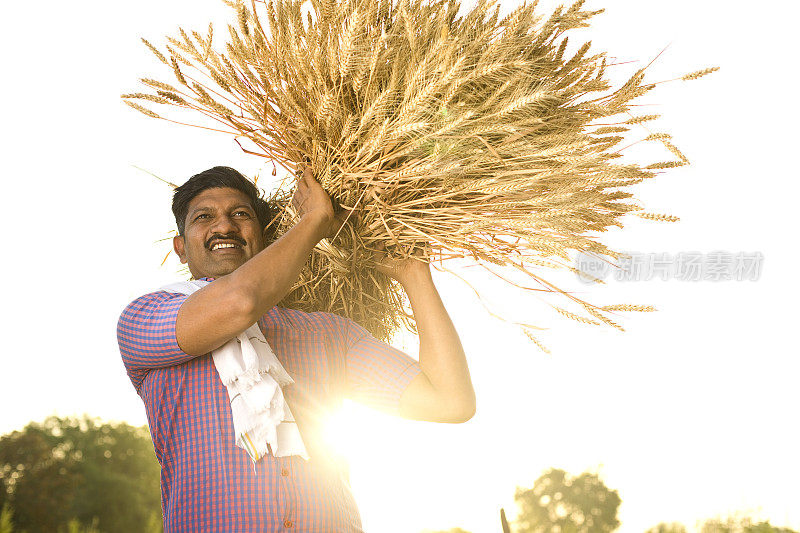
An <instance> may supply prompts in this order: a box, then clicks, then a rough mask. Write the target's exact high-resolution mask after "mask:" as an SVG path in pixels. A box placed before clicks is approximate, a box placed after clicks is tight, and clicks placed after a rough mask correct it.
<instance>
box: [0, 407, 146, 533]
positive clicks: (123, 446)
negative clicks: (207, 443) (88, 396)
mask: <svg viewBox="0 0 800 533" xmlns="http://www.w3.org/2000/svg"><path fill="white" fill-rule="evenodd" d="M159 475H160V469H159V465H158V461H157V460H156V458H155V454H154V452H153V445H152V441H151V440H150V436H149V434H148V432H147V428H144V427H132V426H129V425H128V424H124V423H116V424H109V423H100V422H99V421H96V420H93V419H90V418H88V417H86V416H84V417H83V418H58V417H50V418H48V419H46V420H45V421H44V422H42V423H35V422H32V423H30V424H28V425H27V426H26V427H25V428H24V429H23V430H22V431H14V432H13V433H10V434H8V435H4V436H2V437H0V483H1V485H0V502H5V503H7V504H8V508H9V509H10V510H12V511H13V518H11V519H9V520H7V521H8V522H10V523H11V525H13V528H14V529H15V530H17V531H19V530H25V531H27V533H38V532H48V533H50V532H65V533H79V532H80V533H98V532H101V531H103V532H114V533H118V532H119V533H127V532H131V533H134V532H136V533H138V532H148V533H150V532H156V531H159V532H160V531H161V499H160V485H159ZM0 523H2V519H0Z"/></svg>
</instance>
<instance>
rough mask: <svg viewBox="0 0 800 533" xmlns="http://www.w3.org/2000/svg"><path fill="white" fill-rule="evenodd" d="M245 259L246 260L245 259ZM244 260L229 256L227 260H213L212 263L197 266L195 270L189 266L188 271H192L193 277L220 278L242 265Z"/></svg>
mask: <svg viewBox="0 0 800 533" xmlns="http://www.w3.org/2000/svg"><path fill="white" fill-rule="evenodd" d="M245 261H246V260H245ZM245 261H242V260H235V259H233V258H231V260H228V261H215V262H214V264H207V265H203V267H202V268H198V269H197V271H195V270H194V269H192V268H191V267H189V271H190V272H191V273H192V275H193V276H194V278H195V279H200V278H214V279H217V278H221V277H222V276H227V275H228V274H230V273H231V272H233V271H234V270H236V269H237V268H239V267H240V266H242V265H243V264H244V263H245Z"/></svg>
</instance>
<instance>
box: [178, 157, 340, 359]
mask: <svg viewBox="0 0 800 533" xmlns="http://www.w3.org/2000/svg"><path fill="white" fill-rule="evenodd" d="M292 202H293V204H294V206H295V209H296V210H297V212H298V214H299V215H300V221H299V222H298V223H297V224H296V225H295V226H294V227H293V228H291V229H290V230H289V231H287V232H286V233H285V234H284V235H283V236H282V237H281V238H280V239H278V240H277V241H275V242H274V243H272V244H271V245H270V246H268V247H266V248H265V249H263V250H261V251H260V252H258V253H257V254H256V255H254V256H253V257H252V258H250V259H249V260H248V261H246V262H245V263H244V264H242V265H241V266H239V267H238V268H237V269H236V270H234V271H233V272H231V273H230V274H228V275H225V276H222V277H220V278H219V279H217V280H215V281H214V283H211V284H209V285H206V286H205V287H203V288H202V289H200V290H199V291H197V292H195V293H194V294H192V295H191V296H189V298H187V299H186V301H185V302H184V303H183V305H182V306H181V308H180V311H179V312H178V316H177V321H176V326H175V335H176V337H177V340H178V344H179V346H180V347H181V349H182V350H183V351H185V352H186V353H188V354H191V355H203V354H206V353H208V352H210V351H212V350H214V349H216V348H218V347H219V346H221V345H222V344H224V343H225V342H227V341H228V340H229V339H230V338H231V337H233V336H235V335H238V334H239V333H241V332H242V331H244V330H245V329H247V328H248V327H250V326H251V325H253V324H254V323H255V322H256V321H257V320H258V319H259V318H260V317H261V316H262V315H263V314H264V313H266V312H267V311H269V309H271V308H272V307H273V306H274V305H275V304H277V303H278V302H279V301H280V300H281V299H282V298H283V297H284V296H285V295H286V294H287V293H288V292H289V289H291V287H292V284H294V282H295V281H296V280H297V276H298V275H299V274H300V271H301V269H302V268H303V265H304V264H305V262H306V261H307V260H308V256H309V254H310V253H311V250H312V249H313V248H314V246H315V245H316V244H317V243H318V242H319V241H320V240H321V239H322V238H324V237H327V236H331V235H332V234H333V231H334V229H336V228H337V227H338V226H337V223H336V217H335V216H334V211H333V208H332V206H331V201H330V198H329V197H328V195H327V193H325V191H324V190H323V189H322V187H321V186H320V185H319V183H317V181H316V180H315V179H314V177H313V175H312V174H311V171H310V169H308V168H306V169H305V171H304V173H303V176H302V178H301V179H300V181H299V182H298V186H297V190H296V192H295V194H294V197H293V198H292ZM219 219H220V220H219V222H216V221H215V223H218V224H219V225H220V226H219V228H218V230H219V231H220V232H227V231H236V223H235V221H230V220H226V217H219Z"/></svg>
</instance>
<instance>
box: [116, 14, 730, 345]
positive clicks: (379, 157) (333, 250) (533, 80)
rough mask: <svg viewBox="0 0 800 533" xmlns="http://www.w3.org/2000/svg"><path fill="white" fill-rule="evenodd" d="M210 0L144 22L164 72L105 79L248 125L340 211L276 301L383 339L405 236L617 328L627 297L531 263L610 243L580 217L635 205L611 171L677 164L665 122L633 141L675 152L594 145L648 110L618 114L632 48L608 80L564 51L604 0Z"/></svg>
mask: <svg viewBox="0 0 800 533" xmlns="http://www.w3.org/2000/svg"><path fill="white" fill-rule="evenodd" d="M226 2H227V3H228V4H229V5H230V6H231V8H232V9H233V10H234V12H235V22H233V23H232V24H230V25H229V27H228V39H227V42H222V39H221V38H220V36H218V35H215V34H214V32H213V28H211V27H209V29H208V32H207V33H206V35H205V36H204V35H203V34H201V33H199V32H186V31H184V30H179V35H178V36H176V37H173V38H169V39H168V44H167V45H166V46H165V47H164V50H163V51H162V50H160V49H158V48H156V47H155V46H153V45H152V44H151V43H150V42H149V41H146V40H145V41H144V43H145V45H146V46H147V47H148V48H149V49H150V51H152V52H153V53H154V54H155V55H156V57H157V59H158V60H159V61H160V62H162V63H163V64H164V65H166V67H167V69H168V71H171V73H172V75H173V77H174V78H175V80H176V81H177V84H174V85H171V84H168V83H165V82H162V81H158V80H155V79H153V78H151V77H148V78H144V79H142V83H143V84H144V85H145V86H146V87H148V88H149V89H150V90H151V91H152V93H150V94H147V93H130V94H126V95H123V98H124V99H125V103H127V104H128V105H130V106H131V107H133V108H134V109H136V110H138V111H141V112H142V113H145V114H147V115H148V116H151V117H155V118H163V119H165V120H172V119H171V118H170V117H169V115H168V114H166V113H165V114H163V115H161V114H156V113H154V112H153V111H151V110H150V109H148V108H147V107H144V106H143V105H142V103H147V104H154V105H160V106H161V107H162V108H169V107H170V106H175V107H180V108H182V109H184V110H191V111H192V112H194V113H195V115H196V116H197V118H198V121H197V123H196V124H195V125H197V126H200V127H209V126H208V121H209V120H211V121H216V123H217V124H215V125H214V127H213V128H212V129H216V130H219V131H224V132H227V133H229V134H232V135H235V136H237V137H245V138H248V139H249V140H250V141H252V143H253V144H254V145H255V147H256V148H252V149H250V150H249V153H254V154H256V155H258V156H261V157H264V158H267V159H270V160H272V161H273V162H274V163H275V164H278V165H281V166H282V167H284V168H285V169H286V170H288V171H289V172H291V173H295V172H296V171H297V170H298V169H299V167H300V165H301V164H304V163H305V162H310V164H311V166H312V169H313V171H314V173H315V175H316V176H317V178H318V179H319V181H320V183H321V184H322V186H323V187H324V188H325V189H326V191H327V192H328V193H329V194H330V196H331V198H332V199H333V200H334V202H335V204H336V205H337V206H340V208H341V209H346V210H348V211H352V212H353V213H356V214H357V216H351V217H349V218H348V221H347V223H346V225H345V226H344V227H343V228H342V230H341V231H340V232H339V233H338V234H337V236H336V237H335V238H333V239H331V240H324V241H322V242H321V243H320V244H319V245H318V246H317V247H316V248H315V249H314V251H313V253H312V255H311V258H310V260H309V262H308V263H307V265H306V266H305V267H304V269H303V271H302V273H301V275H300V278H299V280H298V282H297V283H296V285H295V287H294V288H293V290H292V291H291V292H290V294H289V295H288V296H287V297H286V298H285V299H284V300H283V302H282V305H286V306H290V307H294V308H298V309H303V310H307V311H317V310H322V311H328V312H333V313H339V314H342V315H345V316H348V317H350V318H352V319H354V320H356V321H358V322H359V323H361V324H363V325H364V326H366V327H367V328H368V329H370V330H371V331H372V332H373V334H375V335H376V336H378V337H381V338H388V337H389V336H390V335H391V334H392V332H393V331H394V330H395V329H396V328H397V327H399V326H401V325H403V324H405V325H406V326H409V327H413V321H412V320H411V317H410V314H409V313H408V310H407V307H406V306H405V303H404V296H403V293H402V291H401V289H400V288H399V286H398V285H397V284H396V283H393V282H392V281H391V280H389V279H388V278H387V277H385V276H383V275H382V274H380V273H378V272H377V271H375V269H374V263H373V261H374V259H373V257H374V255H373V252H374V251H376V250H386V251H388V253H389V254H391V255H393V256H396V257H411V256H413V255H414V254H415V253H417V252H416V251H419V250H422V251H423V256H424V258H425V259H426V260H429V261H446V260H448V259H451V258H456V257H460V258H473V259H474V260H475V261H477V262H479V263H480V264H484V265H486V264H491V265H497V266H500V267H506V268H510V269H514V270H516V271H518V272H522V273H524V274H525V275H526V276H528V279H530V280H531V282H532V287H528V289H531V290H533V289H534V288H535V290H537V291H544V292H550V293H555V294H556V295H558V296H560V297H562V298H565V299H566V300H567V301H568V302H569V303H571V304H574V305H576V306H577V307H578V308H582V309H584V310H586V311H587V312H588V313H589V314H590V315H591V316H592V317H594V319H589V318H586V317H582V316H580V315H577V314H575V313H572V312H571V311H567V310H566V309H563V308H561V307H558V306H553V307H554V308H555V309H556V311H557V312H559V313H561V314H563V315H565V316H567V317H568V318H571V319H573V320H578V321H580V322H583V323H589V324H600V323H605V324H607V325H610V326H613V327H619V326H618V325H617V324H615V323H614V322H613V321H611V320H610V319H609V318H608V317H607V316H605V315H603V313H605V312H610V311H615V310H644V307H643V306H639V307H641V309H640V308H636V306H606V307H595V306H592V305H591V304H588V303H587V302H584V301H582V300H580V299H579V298H577V297H575V296H574V295H572V294H570V293H568V292H566V291H563V290H561V289H560V288H558V287H557V286H555V285H553V284H551V283H549V282H547V281H546V280H545V279H544V278H542V277H541V275H540V271H541V270H543V269H548V268H567V269H571V270H573V271H574V270H575V269H574V268H573V267H571V266H568V265H566V264H564V263H562V262H561V261H555V260H553V259H561V260H565V261H566V260H568V259H569V257H570V254H571V253H575V252H584V253H595V254H597V255H604V256H608V257H612V258H615V257H617V256H618V254H617V253H616V252H614V251H613V250H610V249H609V248H607V247H606V246H605V245H603V244H602V242H600V241H599V240H598V238H597V233H598V232H603V231H605V230H607V229H608V228H609V227H611V226H622V222H621V218H622V217H623V216H624V215H625V214H627V213H630V212H635V211H641V207H639V206H638V205H637V204H635V203H634V202H632V201H631V198H632V194H631V193H629V192H627V191H625V187H628V186H630V185H633V184H635V183H639V182H641V181H643V180H646V179H652V178H653V177H655V176H656V175H657V174H658V173H656V172H652V170H658V169H668V168H673V167H677V166H681V165H684V164H688V160H687V159H686V158H685V156H684V155H683V154H682V153H681V152H680V150H678V148H677V147H676V146H675V145H673V144H672V143H670V142H669V141H668V139H670V137H669V135H668V134H666V133H652V132H649V133H650V134H649V136H648V137H647V138H646V139H645V140H655V141H659V142H661V143H662V144H663V145H664V147H665V148H666V149H667V150H668V151H670V152H671V153H673V154H674V155H675V156H676V157H678V158H679V161H667V162H656V163H652V164H648V165H646V166H639V165H615V164H613V163H612V161H613V160H614V159H615V158H618V157H620V156H621V154H620V153H619V150H618V149H616V146H617V145H618V144H619V143H620V142H621V141H622V139H623V138H624V135H625V134H626V133H628V132H629V131H630V130H631V127H632V126H633V127H641V128H644V125H643V124H644V123H646V122H650V121H653V120H656V119H657V118H658V115H642V116H636V117H634V116H631V115H630V113H629V110H630V106H631V101H633V100H635V99H636V98H638V97H640V96H641V95H643V94H644V93H645V92H647V91H650V90H652V89H653V88H654V87H655V85H656V84H653V83H645V81H644V79H645V71H646V67H645V68H642V69H639V70H638V71H637V72H636V73H634V74H633V75H632V76H631V77H630V78H629V79H628V80H627V82H625V83H624V84H622V85H621V86H620V87H619V88H617V89H611V88H610V84H609V83H608V82H607V81H606V80H605V79H604V75H605V74H606V71H607V68H610V67H613V66H614V65H611V64H608V63H607V62H606V57H605V54H604V53H599V54H594V55H590V48H591V46H590V43H588V42H587V43H584V44H583V45H582V46H580V47H579V49H578V50H577V52H576V53H575V54H573V55H572V57H565V54H566V50H567V39H568V37H567V35H566V34H567V32H569V31H570V30H573V29H577V28H581V27H585V26H587V25H588V21H589V19H591V17H593V16H595V15H597V14H598V13H599V12H601V11H602V10H600V11H583V10H582V9H581V6H582V3H583V2H581V1H579V2H576V3H575V4H573V5H572V6H571V7H569V8H568V9H566V10H564V9H563V8H561V9H558V10H556V11H555V12H554V13H553V14H552V15H551V16H550V17H548V18H547V19H545V20H544V22H542V21H543V18H542V17H540V16H538V15H537V14H536V13H535V12H534V9H535V3H533V5H529V4H523V5H521V6H519V7H518V8H516V9H515V10H514V11H513V12H511V13H510V14H509V15H507V16H506V17H504V18H502V19H500V18H499V16H498V12H497V8H498V4H497V2H496V1H494V0H479V1H478V3H477V5H476V6H475V7H474V8H473V9H471V10H470V11H468V12H467V13H466V14H464V15H460V14H459V8H460V4H459V2H458V1H457V0H446V1H438V0H437V1H432V0H401V1H394V0H380V1H375V0H369V1H368V0H311V1H310V2H305V3H304V2H301V1H298V0H281V1H276V2H273V1H262V0H251V1H250V2H246V3H245V2H243V1H241V0H226ZM714 70H716V68H714V69H704V70H701V71H697V72H694V73H692V74H688V75H686V76H684V77H683V78H678V79H683V80H690V79H697V78H699V77H701V76H705V75H707V74H708V73H710V72H713V71H714ZM290 194H291V191H290V190H289V189H284V190H280V191H277V192H276V193H275V195H274V196H273V198H272V201H273V202H274V203H276V204H277V205H279V206H281V207H282V208H283V209H282V213H281V216H280V218H279V220H277V221H276V224H277V227H276V234H277V235H280V234H281V233H282V232H284V231H286V230H287V229H288V228H290V227H291V226H292V225H293V224H294V222H295V218H296V215H295V213H294V211H293V210H292V208H291V205H290V202H289V198H290ZM637 214H638V216H641V217H644V218H649V219H651V220H664V221H666V220H676V219H677V218H676V217H671V216H669V215H656V214H649V213H641V212H639V213H637ZM623 307H624V309H623ZM529 327H533V326H529ZM526 334H529V335H530V333H529V332H528V331H527V330H526ZM532 340H533V341H534V342H535V343H536V344H537V345H539V346H540V347H541V346H542V345H541V344H540V343H539V341H538V340H537V339H536V338H533V337H532Z"/></svg>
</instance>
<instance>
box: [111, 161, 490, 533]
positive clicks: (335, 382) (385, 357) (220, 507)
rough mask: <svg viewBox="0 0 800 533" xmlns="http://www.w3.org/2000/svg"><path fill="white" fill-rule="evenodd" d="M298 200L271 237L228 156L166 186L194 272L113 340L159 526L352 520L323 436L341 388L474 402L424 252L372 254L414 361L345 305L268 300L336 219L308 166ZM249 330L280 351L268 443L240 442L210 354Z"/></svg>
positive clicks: (430, 409) (426, 403)
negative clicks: (136, 409) (145, 428)
mask: <svg viewBox="0 0 800 533" xmlns="http://www.w3.org/2000/svg"><path fill="white" fill-rule="evenodd" d="M292 202H293V204H294V206H295V208H296V210H297V212H298V215H299V221H298V222H297V224H296V225H295V226H294V227H292V228H291V229H290V230H289V231H287V232H286V233H285V234H284V235H283V236H281V237H280V238H279V239H277V240H275V241H274V242H269V239H268V237H267V231H266V230H265V228H267V226H268V225H269V222H270V221H271V218H272V216H273V215H274V213H271V212H270V208H269V206H268V205H267V203H266V202H265V201H264V200H263V199H261V198H260V197H259V194H258V192H257V190H256V188H255V186H254V185H253V184H252V183H251V182H249V181H248V180H247V179H246V178H244V176H242V175H241V174H239V173H238V172H237V171H235V170H233V169H231V168H227V167H214V168H212V169H209V170H207V171H205V172H202V173H200V174H197V175H195V176H193V177H192V178H191V179H189V180H188V181H187V182H186V183H185V184H184V185H182V186H181V187H178V188H177V189H176V191H175V196H174V198H173V213H174V214H175V220H176V223H177V226H178V233H179V235H178V236H176V237H175V239H174V243H173V244H174V248H175V252H176V253H177V255H178V256H179V257H180V259H181V262H183V263H186V264H187V265H188V267H189V271H190V272H191V274H192V277H193V278H194V280H197V281H194V282H192V283H194V284H196V285H194V286H193V289H192V290H190V291H184V290H182V289H181V290H179V289H173V288H165V289H162V290H158V291H155V292H152V293H149V294H146V295H144V296H142V297H140V298H137V299H136V300H135V301H133V302H132V303H131V304H129V305H128V306H127V307H126V308H125V310H124V311H123V312H122V315H121V317H120V320H119V324H118V328H117V336H118V341H119V346H120V352H121V354H122V359H123V362H124V364H125V368H126V370H127V372H128V375H129V377H130V379H131V382H132V383H133V385H134V387H135V388H136V391H137V393H138V394H139V396H140V397H141V398H142V401H143V402H144V404H145V408H146V411H147V417H148V421H149V426H150V433H151V436H152V438H153V443H154V446H155V450H156V455H157V456H158V460H159V463H160V464H161V498H162V509H163V512H164V529H165V531H166V532H177V531H181V532H183V531H203V532H207V531H232V532H253V531H259V532H277V531H292V530H295V531H301V532H320V533H323V532H324V533H329V532H348V533H349V532H360V531H362V527H361V520H360V518H359V514H358V509H357V507H356V505H355V503H354V501H353V498H352V495H351V492H350V487H349V482H348V475H347V467H346V464H345V463H344V462H343V461H342V460H341V459H340V458H339V457H337V456H336V455H335V453H334V452H333V451H332V450H331V449H330V448H329V447H328V446H326V445H325V442H324V440H323V439H322V438H321V431H320V430H321V425H322V423H323V422H324V420H325V418H326V416H327V415H329V414H331V413H332V412H333V411H335V410H336V409H337V408H338V407H339V405H340V404H341V402H342V400H343V399H345V398H349V399H353V400H356V401H359V402H363V403H365V404H368V405H371V406H373V407H376V408H378V409H382V410H384V411H387V412H390V413H394V414H397V415H399V416H403V417H406V418H412V419H417V420H430V421H436V422H454V423H455V422H464V421H466V420H468V419H469V418H471V417H472V415H473V414H474V412H475V394H474V391H473V388H472V382H471V379H470V375H469V370H468V368H467V363H466V360H465V357H464V351H463V349H462V347H461V342H460V340H459V338H458V335H457V333H456V331H455V328H454V327H453V324H452V322H451V321H450V318H449V317H448V315H447V312H446V311H445V308H444V306H443V304H442V301H441V299H440V297H439V295H438V292H437V291H436V288H435V286H434V284H433V280H432V279H431V275H430V269H429V267H428V265H427V264H425V263H422V262H420V261H417V260H406V261H393V260H389V259H384V261H383V262H382V263H381V265H380V266H379V270H381V271H382V272H384V273H385V274H387V275H389V276H392V277H393V278H394V279H396V280H397V281H398V282H399V283H401V284H402V286H403V287H404V289H405V290H406V292H407V294H408V297H409V301H410V303H411V307H412V310H413V312H414V316H415V318H416V321H417V327H418V331H419V340H420V349H419V362H417V361H415V360H414V359H412V358H411V357H409V356H408V355H406V354H404V353H403V352H401V351H399V350H396V349H394V348H392V347H391V346H389V345H388V344H385V343H383V342H380V341H378V340H376V339H375V338H374V337H372V336H371V335H370V334H369V333H368V332H367V331H366V330H365V329H364V328H362V327H361V326H359V325H357V324H355V323H354V322H352V321H350V320H348V319H345V318H342V317H339V316H336V315H332V314H328V313H304V312H301V311H297V310H292V309H285V308H281V307H278V306H277V303H278V302H279V301H280V300H281V299H282V298H283V297H284V296H285V295H286V294H287V293H288V291H289V290H290V288H291V286H292V285H293V283H294V282H295V281H296V280H297V277H298V276H299V274H300V270H301V269H302V267H303V265H304V264H305V262H306V261H307V260H308V257H309V255H310V253H311V250H312V249H313V248H314V246H315V245H316V244H317V243H318V242H319V241H320V240H322V239H324V238H330V237H332V236H333V235H334V233H335V231H336V230H337V229H338V227H339V225H340V223H339V221H338V220H337V217H336V216H335V215H334V210H333V208H332V205H331V201H330V198H329V197H328V195H327V194H326V193H325V191H324V190H323V189H322V187H321V186H320V185H319V183H317V182H316V180H315V179H314V177H313V175H312V174H311V171H310V170H309V169H305V171H304V173H303V175H302V177H301V179H300V180H299V181H298V186H297V190H296V192H295V194H294V196H293V198H292ZM198 287H200V288H199V289H198ZM254 324H257V326H258V327H257V329H255V330H254V329H253V325H254ZM253 332H255V335H254V334H253ZM243 334H244V335H243ZM261 334H263V337H261ZM259 339H260V340H261V341H262V343H263V345H264V346H268V347H269V350H268V353H267V354H266V355H263V354H262V352H259V357H267V356H271V357H275V358H277V361H275V364H272V365H269V364H267V365H266V366H264V367H263V368H264V369H266V368H270V371H269V372H267V371H266V370H263V371H261V370H260V371H259V372H260V373H261V377H262V378H263V379H264V381H265V382H266V381H270V380H272V378H271V377H267V374H270V375H272V374H275V376H276V378H275V380H276V381H270V383H273V384H275V389H276V390H275V396H274V397H272V398H273V399H272V401H271V402H268V403H269V404H270V406H271V408H273V407H274V408H276V409H277V411H278V412H279V414H280V415H281V416H280V420H279V422H280V423H279V424H278V425H277V433H275V431H276V429H275V427H273V428H272V430H271V433H270V432H267V433H268V434H269V435H270V436H271V437H269V438H268V440H267V441H266V443H265V442H263V439H262V440H259V439H255V440H256V441H257V442H254V443H244V444H243V443H242V440H245V441H247V440H249V437H248V436H247V434H246V432H245V437H244V438H242V432H241V431H240V430H239V429H237V428H238V426H239V425H240V424H241V416H242V415H241V412H240V411H237V408H238V409H239V410H241V406H240V404H241V403H242V398H241V397H240V395H239V394H233V393H232V392H231V391H232V387H234V386H235V385H236V384H232V383H231V382H230V380H226V382H225V383H223V379H222V375H223V373H224V369H225V367H224V366H221V365H223V363H221V362H220V361H223V360H224V357H227V356H228V355H229V354H227V352H226V350H230V349H236V350H240V351H239V352H236V353H239V354H244V353H245V351H246V350H245V345H247V344H248V342H249V341H252V342H253V343H255V344H256V345H258V346H260V345H259V344H258V342H259ZM263 349H264V348H261V347H259V350H263ZM276 367H280V369H279V370H280V371H281V372H282V371H284V370H285V373H286V374H287V375H288V377H289V379H288V381H286V382H284V383H282V384H281V383H280V380H281V378H280V375H281V374H280V372H277V373H274V372H273V370H275V368H276ZM226 379H227V378H226ZM234 381H236V380H234ZM240 381H244V379H242V380H240ZM237 384H240V383H237ZM278 385H282V386H280V387H279V386H278ZM284 400H285V405H286V409H285V410H281V408H280V405H282V404H283V403H284ZM237 402H238V403H237ZM248 402H249V400H248ZM237 406H238V407H237ZM276 406H277V407H276ZM232 412H233V413H238V414H233V413H232ZM235 416H239V419H238V420H239V423H237V424H235V422H236V419H235ZM260 422H263V421H259V423H260ZM295 423H296V425H295ZM266 425H269V424H266ZM273 426H274V424H273ZM281 428H282V429H281ZM287 435H288V436H287ZM282 439H283V440H282ZM257 450H266V451H265V452H263V453H261V452H259V451H257ZM387 460H391V458H390V457H387Z"/></svg>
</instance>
